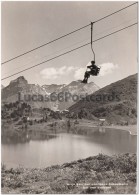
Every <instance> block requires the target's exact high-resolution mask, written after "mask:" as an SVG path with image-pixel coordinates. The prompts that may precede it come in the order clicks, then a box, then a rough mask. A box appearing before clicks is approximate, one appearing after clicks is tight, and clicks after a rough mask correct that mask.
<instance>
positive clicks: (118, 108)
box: [69, 74, 137, 124]
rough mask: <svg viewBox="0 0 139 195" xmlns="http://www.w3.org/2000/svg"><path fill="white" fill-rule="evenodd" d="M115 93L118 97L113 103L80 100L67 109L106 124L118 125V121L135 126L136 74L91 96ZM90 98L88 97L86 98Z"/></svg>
mask: <svg viewBox="0 0 139 195" xmlns="http://www.w3.org/2000/svg"><path fill="white" fill-rule="evenodd" d="M112 93H115V94H117V95H118V96H119V98H120V101H117V99H115V100H113V101H109V100H101V101H88V100H81V101H79V102H77V103H76V104H74V105H73V106H71V107H70V108H69V110H70V111H74V112H76V113H79V112H80V110H83V112H85V113H87V115H88V116H89V114H92V115H94V116H95V117H98V118H106V119H107V121H108V122H110V123H113V124H118V123H119V124H120V121H128V122H129V124H136V117H137V113H136V110H137V74H135V75H131V76H129V77H127V78H125V79H122V80H120V81H117V82H115V83H112V84H110V85H108V86H106V87H104V88H102V89H100V90H98V91H97V92H95V93H94V94H93V96H95V97H100V96H103V95H104V94H108V95H110V94H112ZM88 97H90V96H88Z"/></svg>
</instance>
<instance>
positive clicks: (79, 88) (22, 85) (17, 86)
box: [2, 76, 99, 110]
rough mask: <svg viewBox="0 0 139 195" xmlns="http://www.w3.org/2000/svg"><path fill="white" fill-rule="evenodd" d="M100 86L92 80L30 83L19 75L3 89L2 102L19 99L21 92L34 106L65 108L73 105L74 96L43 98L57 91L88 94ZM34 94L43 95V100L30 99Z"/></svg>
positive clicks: (56, 93) (54, 108) (25, 99)
mask: <svg viewBox="0 0 139 195" xmlns="http://www.w3.org/2000/svg"><path fill="white" fill-rule="evenodd" d="M98 89H99V87H98V86H97V85H95V83H93V82H90V83H88V84H84V83H81V81H72V82H71V83H69V84H67V85H65V84H62V85H56V84H51V85H43V86H40V85H36V84H29V83H28V81H27V80H26V79H25V78H24V77H23V76H21V77H18V78H17V79H15V80H13V81H11V82H10V84H9V85H8V86H7V87H4V88H3V89H2V103H11V102H16V101H18V100H19V99H18V96H19V92H20V94H21V96H22V97H25V96H26V98H23V99H24V100H23V101H25V102H27V103H28V104H30V105H31V106H32V107H34V108H40V107H48V108H50V109H52V110H65V109H67V108H68V107H69V106H71V105H73V104H74V103H75V102H74V101H73V99H72V98H69V99H68V101H65V100H64V101H52V100H49V101H45V100H44V99H43V98H44V97H45V96H47V97H49V98H50V97H51V95H52V93H55V95H56V96H57V95H58V94H59V93H63V94H64V93H66V92H68V93H70V94H71V95H74V94H75V95H81V94H82V95H86V94H92V93H94V92H95V91H97V90H98ZM32 95H37V96H39V97H40V96H41V100H40V99H39V100H38V101H28V99H29V98H28V97H29V96H31V97H32Z"/></svg>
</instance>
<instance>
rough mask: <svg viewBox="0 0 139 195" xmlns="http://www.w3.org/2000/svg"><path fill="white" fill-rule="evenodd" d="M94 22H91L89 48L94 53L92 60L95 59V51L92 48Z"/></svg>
mask: <svg viewBox="0 0 139 195" xmlns="http://www.w3.org/2000/svg"><path fill="white" fill-rule="evenodd" d="M94 23H95V22H91V50H92V52H93V55H94V61H95V52H94V50H93V25H94Z"/></svg>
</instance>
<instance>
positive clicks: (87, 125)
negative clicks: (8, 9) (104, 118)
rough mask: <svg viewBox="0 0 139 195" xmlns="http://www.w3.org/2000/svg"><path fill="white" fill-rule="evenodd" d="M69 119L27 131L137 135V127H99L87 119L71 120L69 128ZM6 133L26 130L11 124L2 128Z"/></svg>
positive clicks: (38, 125)
mask: <svg viewBox="0 0 139 195" xmlns="http://www.w3.org/2000/svg"><path fill="white" fill-rule="evenodd" d="M67 121H68V120H67V119H64V120H53V121H50V122H48V123H41V124H33V125H28V128H27V130H29V131H40V132H41V131H44V132H46V133H51V132H52V131H55V132H57V133H62V132H65V131H67V129H68V130H70V131H72V132H73V133H74V132H75V133H79V134H80V132H83V133H86V132H89V131H90V133H91V132H92V131H94V130H96V131H97V130H99V128H105V129H113V130H124V131H128V132H129V133H130V135H137V125H128V126H122V125H109V126H108V125H104V126H99V125H98V124H96V121H90V120H85V119H80V120H78V123H77V124H76V123H75V120H70V126H67ZM4 131H10V132H11V131H13V132H14V131H16V132H19V133H20V132H22V131H24V129H22V128H21V126H17V125H15V124H14V123H11V124H10V125H8V124H7V125H6V127H2V132H4Z"/></svg>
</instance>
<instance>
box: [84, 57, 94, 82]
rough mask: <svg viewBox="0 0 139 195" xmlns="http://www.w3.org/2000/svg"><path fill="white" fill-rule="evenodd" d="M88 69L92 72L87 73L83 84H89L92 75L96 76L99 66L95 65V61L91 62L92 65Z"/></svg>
mask: <svg viewBox="0 0 139 195" xmlns="http://www.w3.org/2000/svg"><path fill="white" fill-rule="evenodd" d="M87 68H89V69H90V70H88V71H86V72H85V74H84V80H83V81H82V83H87V81H88V78H89V77H90V75H95V74H96V70H97V66H96V65H95V61H91V65H90V66H87Z"/></svg>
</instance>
